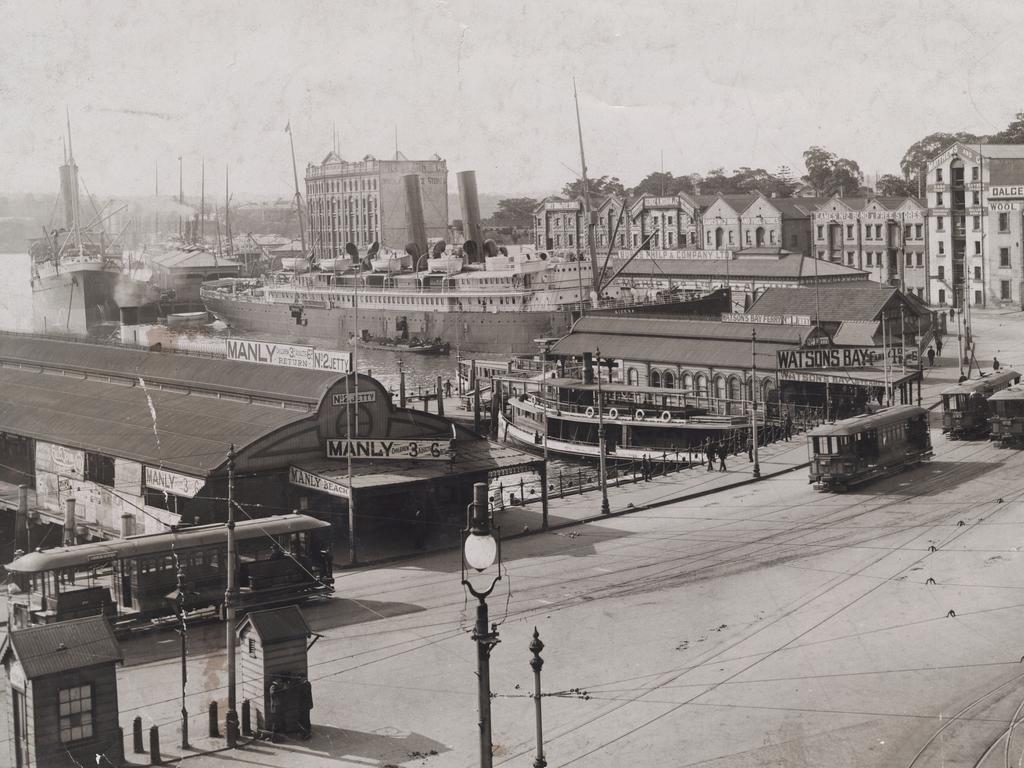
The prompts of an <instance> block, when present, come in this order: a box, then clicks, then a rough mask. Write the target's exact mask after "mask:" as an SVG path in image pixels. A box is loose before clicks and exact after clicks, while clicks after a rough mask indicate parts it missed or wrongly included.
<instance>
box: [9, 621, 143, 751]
mask: <svg viewBox="0 0 1024 768" xmlns="http://www.w3.org/2000/svg"><path fill="white" fill-rule="evenodd" d="M121 660H122V655H121V648H120V646H119V645H118V642H117V640H116V639H115V638H114V633H113V631H112V630H111V628H110V624H109V623H108V622H107V620H106V619H105V618H103V617H102V616H90V617H87V618H82V619H73V620H70V621H63V622H60V623H57V624H47V625H42V626H35V627H29V628H27V629H15V630H12V631H11V632H10V634H9V635H8V636H7V637H6V638H5V639H4V641H3V643H0V664H2V665H3V667H4V670H5V672H6V673H7V680H6V685H4V686H3V687H4V691H3V695H4V698H5V699H6V705H7V706H6V709H7V712H8V725H9V733H10V739H9V742H8V743H9V747H8V754H9V757H10V763H9V764H10V765H12V766H14V768H36V767H37V766H38V767H39V768H49V767H50V766H58V767H60V768H63V767H64V766H68V768H73V767H74V766H79V767H80V766H83V765H92V764H94V763H95V762H96V755H105V756H106V757H107V759H109V760H110V762H111V763H112V764H113V765H120V764H121V762H123V759H124V748H123V744H122V739H123V734H122V731H121V727H120V722H119V716H118V703H117V665H118V663H120V662H121Z"/></svg>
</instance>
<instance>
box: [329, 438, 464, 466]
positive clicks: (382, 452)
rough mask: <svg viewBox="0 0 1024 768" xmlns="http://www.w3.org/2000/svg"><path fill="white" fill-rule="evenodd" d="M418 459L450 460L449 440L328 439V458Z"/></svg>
mask: <svg viewBox="0 0 1024 768" xmlns="http://www.w3.org/2000/svg"><path fill="white" fill-rule="evenodd" d="M350 456H351V457H352V458H353V459H404V460H408V459H417V460H423V459H426V460H428V461H448V460H449V459H451V456H452V449H451V444H450V442H449V441H448V440H328V441H327V458H328V459H346V458H348V457H350Z"/></svg>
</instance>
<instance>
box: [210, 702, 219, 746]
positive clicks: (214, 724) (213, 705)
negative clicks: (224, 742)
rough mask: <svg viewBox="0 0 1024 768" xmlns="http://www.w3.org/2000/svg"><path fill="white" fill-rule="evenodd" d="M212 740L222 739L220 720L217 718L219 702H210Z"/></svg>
mask: <svg viewBox="0 0 1024 768" xmlns="http://www.w3.org/2000/svg"><path fill="white" fill-rule="evenodd" d="M210 738H212V739H219V738H220V726H219V724H218V718H217V702H216V701H211V702H210Z"/></svg>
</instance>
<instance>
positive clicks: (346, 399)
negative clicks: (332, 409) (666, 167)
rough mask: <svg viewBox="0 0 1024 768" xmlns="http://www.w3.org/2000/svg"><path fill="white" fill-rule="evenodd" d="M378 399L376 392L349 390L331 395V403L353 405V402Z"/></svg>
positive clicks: (369, 401)
mask: <svg viewBox="0 0 1024 768" xmlns="http://www.w3.org/2000/svg"><path fill="white" fill-rule="evenodd" d="M376 399H377V393H376V392H349V393H344V392H342V393H341V394H336V395H332V396H331V405H352V404H353V403H372V402H374V401H375V400H376Z"/></svg>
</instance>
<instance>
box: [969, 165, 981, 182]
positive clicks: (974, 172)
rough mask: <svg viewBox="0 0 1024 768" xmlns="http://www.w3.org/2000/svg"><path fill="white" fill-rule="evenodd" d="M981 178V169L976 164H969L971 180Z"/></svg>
mask: <svg viewBox="0 0 1024 768" xmlns="http://www.w3.org/2000/svg"><path fill="white" fill-rule="evenodd" d="M980 178H981V169H980V168H979V167H978V166H976V165H972V166H971V181H978V179H980Z"/></svg>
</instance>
